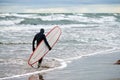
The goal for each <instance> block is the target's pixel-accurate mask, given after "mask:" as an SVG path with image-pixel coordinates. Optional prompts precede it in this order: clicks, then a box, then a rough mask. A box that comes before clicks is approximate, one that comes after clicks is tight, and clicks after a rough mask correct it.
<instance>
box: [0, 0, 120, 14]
mask: <svg viewBox="0 0 120 80" xmlns="http://www.w3.org/2000/svg"><path fill="white" fill-rule="evenodd" d="M0 12H20V13H22V12H23V13H24V12H33V13H36V12H37V13H41V12H54V13H58V12H59V13H60V12H78V13H102V12H105V13H106V12H110V13H120V0H0Z"/></svg>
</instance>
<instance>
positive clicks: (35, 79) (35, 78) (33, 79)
mask: <svg viewBox="0 0 120 80" xmlns="http://www.w3.org/2000/svg"><path fill="white" fill-rule="evenodd" d="M28 80H44V79H43V76H42V75H41V74H37V75H31V76H30V77H29V78H28Z"/></svg>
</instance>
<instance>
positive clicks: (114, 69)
mask: <svg viewBox="0 0 120 80" xmlns="http://www.w3.org/2000/svg"><path fill="white" fill-rule="evenodd" d="M119 56H120V51H113V52H110V53H105V54H97V55H92V56H84V57H82V58H80V59H75V60H73V61H72V62H70V63H68V64H67V67H65V66H64V68H63V67H60V68H59V69H58V68H57V69H54V70H50V71H46V72H42V73H40V71H36V72H35V73H34V72H33V73H31V74H30V75H24V76H21V77H17V78H12V80H80V79H81V80H88V79H89V80H97V79H98V80H99V79H102V80H119V79H120V77H119V74H120V70H119V67H120V65H115V64H114V63H115V62H116V61H117V60H118V59H119ZM63 64H64V63H63ZM4 80H11V79H4Z"/></svg>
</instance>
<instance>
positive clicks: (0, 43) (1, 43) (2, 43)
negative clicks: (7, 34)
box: [0, 42, 31, 45]
mask: <svg viewBox="0 0 120 80" xmlns="http://www.w3.org/2000/svg"><path fill="white" fill-rule="evenodd" d="M19 44H31V43H25V42H23V43H22V42H21V43H11V42H10V43H4V42H0V45H19Z"/></svg>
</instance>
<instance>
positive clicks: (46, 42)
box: [44, 35, 51, 50]
mask: <svg viewBox="0 0 120 80" xmlns="http://www.w3.org/2000/svg"><path fill="white" fill-rule="evenodd" d="M44 41H45V44H46V45H47V47H48V48H49V50H51V47H50V45H49V43H48V41H47V39H46V37H45V35H44Z"/></svg>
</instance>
